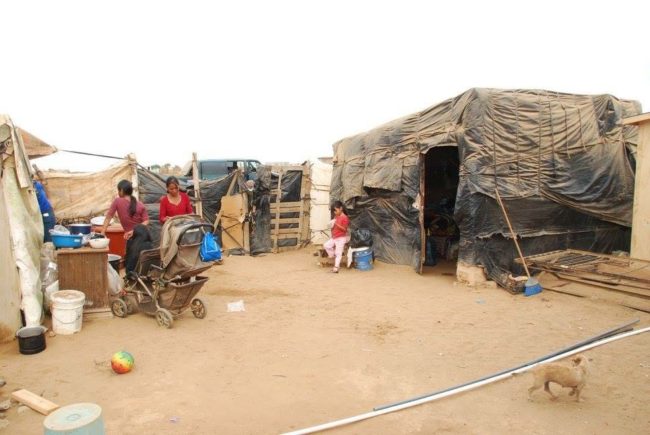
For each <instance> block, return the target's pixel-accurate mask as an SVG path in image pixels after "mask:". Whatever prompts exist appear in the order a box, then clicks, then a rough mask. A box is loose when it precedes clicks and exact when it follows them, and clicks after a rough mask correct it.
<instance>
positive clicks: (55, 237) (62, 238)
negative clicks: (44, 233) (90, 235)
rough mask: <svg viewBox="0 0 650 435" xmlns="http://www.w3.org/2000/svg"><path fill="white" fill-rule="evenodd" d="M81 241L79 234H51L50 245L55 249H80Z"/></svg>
mask: <svg viewBox="0 0 650 435" xmlns="http://www.w3.org/2000/svg"><path fill="white" fill-rule="evenodd" d="M82 239H83V237H82V236H81V235H80V234H52V243H54V246H55V247H57V248H80V247H81V241H82Z"/></svg>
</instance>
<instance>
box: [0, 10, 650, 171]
mask: <svg viewBox="0 0 650 435" xmlns="http://www.w3.org/2000/svg"><path fill="white" fill-rule="evenodd" d="M574 3H580V4H577V5H576V4H574ZM644 4H645V5H646V6H643V5H644ZM0 8H1V17H2V18H1V20H0V21H1V23H0V37H1V40H2V42H3V44H2V48H1V49H0V53H1V54H0V56H1V57H0V58H1V59H2V68H1V69H0V78H1V79H2V80H0V83H1V84H2V91H1V92H0V113H6V114H9V115H10V116H11V117H12V119H13V121H14V123H15V124H16V125H19V126H21V127H23V128H24V129H26V130H28V131H29V132H31V133H33V134H35V135H36V136H38V137H40V138H41V139H43V140H45V141H46V142H48V143H50V144H52V145H54V146H56V147H57V148H59V149H69V150H78V151H84V152H92V153H99V154H108V155H115V156H124V155H126V154H127V153H129V152H133V153H135V154H136V156H137V158H138V160H139V161H140V162H141V163H142V164H144V165H150V164H153V163H160V164H163V163H172V164H181V165H182V164H183V163H185V162H186V161H188V160H189V159H190V158H191V153H192V151H196V152H197V153H198V156H199V158H220V157H248V158H256V159H259V160H261V161H263V162H271V161H288V162H301V161H303V160H305V159H308V158H314V157H317V156H324V155H331V154H332V148H331V145H332V143H333V142H335V141H336V140H338V139H340V138H342V137H345V136H349V135H352V134H355V133H358V132H361V131H365V130H368V129H371V128H373V127H375V126H377V125H379V124H381V123H384V122H386V121H390V120H392V119H395V118H398V117H401V116H404V115H407V114H410V113H413V112H415V111H417V110H421V109H424V108H426V107H428V106H431V105H434V104H436V103H438V102H440V101H442V100H444V99H447V98H450V97H453V96H456V95H458V94H460V93H462V92H464V91H465V90H467V89H469V88H472V87H495V88H541V89H548V90H554V91H561V92H571V93H585V94H601V93H609V94H613V95H615V96H617V97H619V98H625V99H635V100H638V101H640V102H641V103H642V105H643V107H644V110H645V111H648V110H650V54H649V53H650V50H648V40H649V38H648V33H649V32H648V30H647V29H648V15H647V13H648V10H649V9H650V8H649V7H648V6H647V3H646V2H642V1H639V2H631V1H620V0H619V1H615V2H614V1H591V2H571V1H567V0H563V1H549V0H547V1H543V2H540V1H538V2H495V1H492V2H490V1H476V2H473V1H455V2H434V1H422V2H419V1H407V0H401V1H371V2H357V1H353V0H348V1H332V0H329V1H321V2H316V1H281V0H274V1H242V0H239V1H231V2H216V1H215V2H207V1H206V2H198V1H187V0H186V1H175V2H168V1H133V0H132V1H115V0H113V1H105V2H99V1H25V0H22V1H3V2H2V3H0ZM58 154H59V156H58V157H56V158H54V159H53V158H48V161H47V162H46V161H44V160H40V163H39V162H37V163H39V164H40V166H41V167H43V168H47V167H63V168H65V167H67V168H69V169H76V170H79V169H83V168H86V169H89V170H95V169H97V166H107V165H108V164H111V163H113V162H112V161H107V160H106V159H104V160H101V161H100V162H99V163H97V162H95V161H93V160H92V159H84V158H82V157H76V156H74V155H71V154H68V153H58Z"/></svg>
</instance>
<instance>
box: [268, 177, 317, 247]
mask: <svg viewBox="0 0 650 435" xmlns="http://www.w3.org/2000/svg"><path fill="white" fill-rule="evenodd" d="M271 171H272V172H273V173H276V174H279V175H278V185H277V187H276V189H275V192H274V193H275V202H272V203H271V240H272V241H273V252H276V253H277V252H284V251H291V250H294V249H299V248H301V247H303V246H305V245H306V244H308V243H309V201H310V197H309V191H310V190H311V178H310V172H309V165H303V166H271ZM290 171H299V172H302V177H301V183H300V200H299V201H293V202H281V197H282V177H283V176H284V175H285V174H286V173H287V172H290ZM287 213H298V217H282V215H283V214H287ZM287 225H291V226H290V227H287ZM286 239H295V241H296V243H295V245H292V246H278V245H279V241H280V240H286Z"/></svg>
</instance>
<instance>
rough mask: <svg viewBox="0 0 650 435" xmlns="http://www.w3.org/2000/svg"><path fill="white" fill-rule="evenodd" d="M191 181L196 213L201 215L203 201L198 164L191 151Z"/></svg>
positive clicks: (194, 154)
mask: <svg viewBox="0 0 650 435" xmlns="http://www.w3.org/2000/svg"><path fill="white" fill-rule="evenodd" d="M192 181H193V183H194V198H195V199H196V214H198V215H199V216H201V217H203V201H202V200H201V186H200V185H199V165H198V162H197V160H196V153H192Z"/></svg>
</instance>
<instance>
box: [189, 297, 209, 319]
mask: <svg viewBox="0 0 650 435" xmlns="http://www.w3.org/2000/svg"><path fill="white" fill-rule="evenodd" d="M190 308H191V309H192V314H194V317H196V318H197V319H203V318H204V317H205V316H206V315H207V314H208V309H207V308H206V306H205V304H204V303H203V301H202V300H201V299H199V298H196V299H194V300H193V301H192V303H191V304H190Z"/></svg>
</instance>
